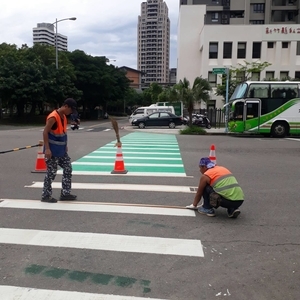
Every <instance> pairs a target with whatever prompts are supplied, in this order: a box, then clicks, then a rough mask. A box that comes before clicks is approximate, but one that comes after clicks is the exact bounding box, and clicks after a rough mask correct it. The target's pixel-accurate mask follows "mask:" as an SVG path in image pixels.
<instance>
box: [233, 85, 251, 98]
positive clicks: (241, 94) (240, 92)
mask: <svg viewBox="0 0 300 300" xmlns="http://www.w3.org/2000/svg"><path fill="white" fill-rule="evenodd" d="M247 87H248V84H247V83H242V84H239V85H238V86H237V87H236V88H235V90H234V93H233V94H232V96H231V97H230V101H231V100H236V99H243V98H245V94H246V91H247Z"/></svg>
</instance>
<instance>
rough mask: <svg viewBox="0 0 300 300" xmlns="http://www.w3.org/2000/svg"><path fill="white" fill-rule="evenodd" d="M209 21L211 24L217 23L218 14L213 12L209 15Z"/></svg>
mask: <svg viewBox="0 0 300 300" xmlns="http://www.w3.org/2000/svg"><path fill="white" fill-rule="evenodd" d="M211 21H212V22H218V21H219V13H217V12H213V13H212V14H211Z"/></svg>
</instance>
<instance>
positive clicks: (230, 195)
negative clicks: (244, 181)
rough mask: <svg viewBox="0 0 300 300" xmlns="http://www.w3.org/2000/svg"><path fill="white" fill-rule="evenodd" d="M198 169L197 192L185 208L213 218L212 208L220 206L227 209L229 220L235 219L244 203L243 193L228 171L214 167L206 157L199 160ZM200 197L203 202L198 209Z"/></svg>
mask: <svg viewBox="0 0 300 300" xmlns="http://www.w3.org/2000/svg"><path fill="white" fill-rule="evenodd" d="M199 168H200V172H201V173H202V176H201V178H200V181H199V186H198V191H197V193H196V196H195V198H194V202H193V204H191V205H188V206H186V208H189V209H195V210H198V212H199V213H200V214H204V215H207V216H209V217H214V216H215V210H214V208H218V207H219V206H221V207H224V208H227V213H228V217H229V218H237V217H238V215H239V214H240V213H241V212H240V210H239V209H238V208H239V207H240V206H241V205H242V204H243V202H244V193H243V191H242V189H241V187H240V186H239V184H238V182H237V180H236V179H235V177H234V176H233V175H232V174H231V172H230V171H229V170H228V169H226V168H224V167H221V166H217V165H215V163H214V162H212V161H211V160H210V159H209V158H208V157H203V158H201V159H200V162H199ZM201 197H203V200H204V201H203V205H202V206H199V207H198V206H197V205H198V203H199V202H200V200H201Z"/></svg>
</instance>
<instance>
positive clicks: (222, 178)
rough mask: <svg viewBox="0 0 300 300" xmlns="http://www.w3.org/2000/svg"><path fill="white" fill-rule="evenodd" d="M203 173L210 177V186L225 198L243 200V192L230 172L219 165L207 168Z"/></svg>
mask: <svg viewBox="0 0 300 300" xmlns="http://www.w3.org/2000/svg"><path fill="white" fill-rule="evenodd" d="M204 175H206V176H208V177H209V178H210V186H211V187H212V188H213V189H214V191H215V192H216V193H217V194H219V195H221V196H222V197H224V198H225V199H227V200H231V201H238V200H244V193H243V191H242V189H241V187H240V186H239V184H238V182H237V180H236V178H235V177H234V176H233V175H232V173H231V172H230V171H229V170H228V169H226V168H224V167H221V166H215V167H213V168H211V169H208V170H207V171H206V172H205V173H204Z"/></svg>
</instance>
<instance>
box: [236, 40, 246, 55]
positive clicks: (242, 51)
mask: <svg viewBox="0 0 300 300" xmlns="http://www.w3.org/2000/svg"><path fill="white" fill-rule="evenodd" d="M237 58H246V43H238V49H237Z"/></svg>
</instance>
